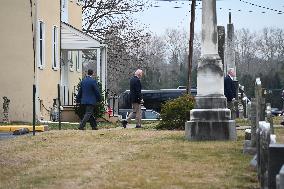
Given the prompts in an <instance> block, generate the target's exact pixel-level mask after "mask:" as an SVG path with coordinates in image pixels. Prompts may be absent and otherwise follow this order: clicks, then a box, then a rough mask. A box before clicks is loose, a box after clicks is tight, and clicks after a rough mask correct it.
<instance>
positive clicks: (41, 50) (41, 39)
mask: <svg viewBox="0 0 284 189" xmlns="http://www.w3.org/2000/svg"><path fill="white" fill-rule="evenodd" d="M44 30H45V27H44V23H43V21H39V24H38V67H39V68H41V69H43V67H44V65H45V62H44V61H45V32H44Z"/></svg>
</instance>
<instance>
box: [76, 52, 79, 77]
mask: <svg viewBox="0 0 284 189" xmlns="http://www.w3.org/2000/svg"><path fill="white" fill-rule="evenodd" d="M75 54H76V56H75V62H76V71H78V72H79V71H80V51H76V53H75Z"/></svg>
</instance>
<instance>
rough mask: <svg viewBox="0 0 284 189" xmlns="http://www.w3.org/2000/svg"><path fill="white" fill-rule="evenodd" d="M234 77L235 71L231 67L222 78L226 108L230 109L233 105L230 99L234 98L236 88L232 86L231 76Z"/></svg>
mask: <svg viewBox="0 0 284 189" xmlns="http://www.w3.org/2000/svg"><path fill="white" fill-rule="evenodd" d="M234 77H235V72H234V69H233V68H230V69H229V70H228V74H227V76H226V77H225V80H224V93H225V96H226V98H227V104H228V108H229V109H231V108H232V106H233V103H232V101H234V100H235V98H236V88H235V86H234V81H233V78H234Z"/></svg>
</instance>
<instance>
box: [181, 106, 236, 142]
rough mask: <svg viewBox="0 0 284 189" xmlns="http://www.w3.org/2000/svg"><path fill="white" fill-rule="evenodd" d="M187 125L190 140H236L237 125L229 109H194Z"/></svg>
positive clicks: (186, 129) (186, 130) (187, 136)
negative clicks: (231, 118)
mask: <svg viewBox="0 0 284 189" xmlns="http://www.w3.org/2000/svg"><path fill="white" fill-rule="evenodd" d="M190 116H191V119H190V121H188V122H186V123H185V135H186V138H187V139H188V140H236V139H237V133H236V123H235V121H234V120H230V116H231V114H230V110H229V109H193V110H192V111H191V112H190Z"/></svg>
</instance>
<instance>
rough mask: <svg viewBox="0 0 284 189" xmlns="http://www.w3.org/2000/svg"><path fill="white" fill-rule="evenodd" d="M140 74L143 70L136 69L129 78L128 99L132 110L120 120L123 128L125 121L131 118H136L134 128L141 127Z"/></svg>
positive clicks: (125, 124)
mask: <svg viewBox="0 0 284 189" xmlns="http://www.w3.org/2000/svg"><path fill="white" fill-rule="evenodd" d="M142 75H143V71H142V70H140V69H138V70H136V72H135V74H134V76H133V77H132V78H131V79H130V100H131V103H132V109H133V111H132V112H131V113H130V114H129V115H128V117H127V119H126V120H125V121H122V126H123V127H124V128H126V126H127V123H129V122H130V120H131V119H132V118H136V128H141V103H143V100H142V94H141V89H142V86H141V82H140V79H141V77H142Z"/></svg>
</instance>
